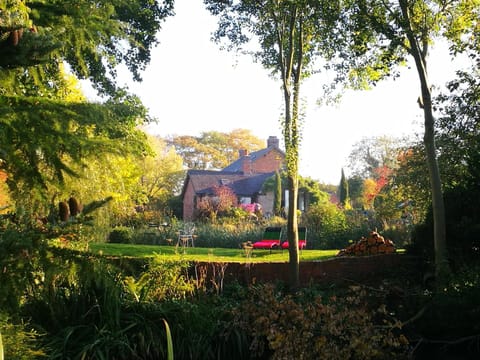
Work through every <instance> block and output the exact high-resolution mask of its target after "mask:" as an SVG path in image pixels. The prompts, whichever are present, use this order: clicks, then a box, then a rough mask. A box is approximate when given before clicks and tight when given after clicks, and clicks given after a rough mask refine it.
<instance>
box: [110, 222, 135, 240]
mask: <svg viewBox="0 0 480 360" xmlns="http://www.w3.org/2000/svg"><path fill="white" fill-rule="evenodd" d="M108 241H109V242H111V243H115V244H131V243H132V242H133V230H132V229H131V228H129V227H126V226H118V227H116V228H115V229H113V230H112V231H111V232H110V234H109V235H108Z"/></svg>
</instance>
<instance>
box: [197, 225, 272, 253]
mask: <svg viewBox="0 0 480 360" xmlns="http://www.w3.org/2000/svg"><path fill="white" fill-rule="evenodd" d="M263 230H264V228H263V226H258V225H257V224H254V223H251V222H243V223H232V224H208V223H200V224H198V225H197V231H196V233H197V235H198V237H197V239H196V241H195V243H196V244H197V245H198V246H202V247H223V248H235V249H238V248H239V247H240V244H241V243H242V242H247V241H253V240H255V239H259V240H260V238H261V236H262V233H263Z"/></svg>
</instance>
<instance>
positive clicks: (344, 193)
mask: <svg viewBox="0 0 480 360" xmlns="http://www.w3.org/2000/svg"><path fill="white" fill-rule="evenodd" d="M338 198H339V201H340V204H341V205H342V206H343V207H345V205H346V204H347V203H348V198H349V194H348V181H347V179H346V178H345V172H344V171H343V168H342V176H341V177H340V186H339V187H338Z"/></svg>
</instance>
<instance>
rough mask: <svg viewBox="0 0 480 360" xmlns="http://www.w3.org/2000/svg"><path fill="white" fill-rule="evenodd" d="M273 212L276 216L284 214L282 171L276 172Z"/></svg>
mask: <svg viewBox="0 0 480 360" xmlns="http://www.w3.org/2000/svg"><path fill="white" fill-rule="evenodd" d="M273 214H274V215H275V216H281V215H282V177H281V176H280V172H278V171H276V172H275V192H274V199H273Z"/></svg>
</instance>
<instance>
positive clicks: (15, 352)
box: [0, 313, 45, 360]
mask: <svg viewBox="0 0 480 360" xmlns="http://www.w3.org/2000/svg"><path fill="white" fill-rule="evenodd" d="M39 338H40V335H39V334H38V332H36V331H35V330H33V329H32V328H30V326H29V324H24V323H21V324H14V323H13V322H12V320H11V319H10V318H9V317H8V316H7V315H5V314H1V313H0V354H1V353H2V351H3V355H4V357H5V359H8V360H30V359H36V358H42V357H44V356H45V352H44V351H43V350H42V349H41V348H40V345H39V344H40V341H38V340H39Z"/></svg>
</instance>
